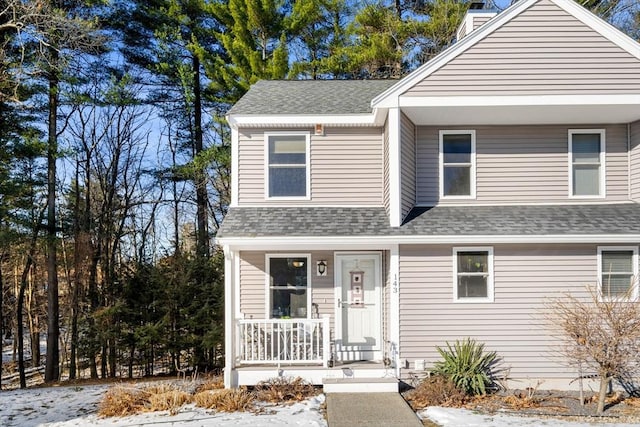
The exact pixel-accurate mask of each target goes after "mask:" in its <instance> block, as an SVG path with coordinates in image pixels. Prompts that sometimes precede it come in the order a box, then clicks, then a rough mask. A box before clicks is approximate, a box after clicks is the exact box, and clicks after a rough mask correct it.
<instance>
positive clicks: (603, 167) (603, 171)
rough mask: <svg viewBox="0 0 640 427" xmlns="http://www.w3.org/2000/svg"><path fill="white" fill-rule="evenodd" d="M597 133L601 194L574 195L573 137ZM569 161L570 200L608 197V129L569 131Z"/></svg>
mask: <svg viewBox="0 0 640 427" xmlns="http://www.w3.org/2000/svg"><path fill="white" fill-rule="evenodd" d="M587 133H597V134H599V135H600V156H599V160H600V177H599V186H600V193H599V194H597V195H593V196H590V195H585V196H580V195H575V194H573V135H576V134H587ZM568 140H569V145H568V151H567V152H568V161H569V198H570V199H604V198H605V197H606V196H607V139H606V129H569V131H568Z"/></svg>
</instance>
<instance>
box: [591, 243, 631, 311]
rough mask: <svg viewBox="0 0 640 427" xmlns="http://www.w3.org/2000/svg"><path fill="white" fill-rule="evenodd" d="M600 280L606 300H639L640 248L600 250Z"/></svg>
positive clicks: (625, 247)
mask: <svg viewBox="0 0 640 427" xmlns="http://www.w3.org/2000/svg"><path fill="white" fill-rule="evenodd" d="M598 276H599V277H598V278H599V281H600V292H601V295H602V297H603V298H604V299H610V298H629V299H632V300H636V299H637V298H638V286H637V281H638V247H637V246H623V247H607V246H601V247H599V248H598Z"/></svg>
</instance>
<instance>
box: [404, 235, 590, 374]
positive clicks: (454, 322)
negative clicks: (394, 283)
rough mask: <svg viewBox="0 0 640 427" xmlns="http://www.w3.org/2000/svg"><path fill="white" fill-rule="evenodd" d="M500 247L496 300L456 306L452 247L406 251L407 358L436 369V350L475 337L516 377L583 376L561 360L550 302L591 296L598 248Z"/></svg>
mask: <svg viewBox="0 0 640 427" xmlns="http://www.w3.org/2000/svg"><path fill="white" fill-rule="evenodd" d="M483 246H484V245H483ZM493 248H494V287H495V293H494V298H495V300H494V302H493V303H454V302H453V259H452V256H453V255H452V246H449V245H433V246H418V245H413V246H408V245H403V246H401V248H400V352H401V354H400V357H401V360H407V361H408V362H409V366H410V367H411V368H413V361H414V360H416V359H425V360H426V361H427V367H431V366H432V364H433V362H434V361H436V360H438V359H439V355H438V353H437V351H436V349H435V347H436V346H443V345H445V342H447V341H449V342H453V341H455V340H456V339H464V338H466V337H471V338H474V339H476V340H477V341H480V342H482V343H485V344H486V348H487V350H495V351H497V352H498V354H499V356H501V357H502V358H503V365H504V366H507V367H510V368H511V372H510V377H511V378H516V379H526V378H531V379H535V378H570V379H573V378H575V375H574V374H572V373H570V372H569V370H568V369H567V368H566V367H565V366H564V365H562V363H561V360H560V359H559V358H558V355H557V353H556V350H557V348H558V346H559V345H560V343H559V341H558V339H557V338H554V333H553V330H552V329H551V326H550V324H549V323H548V322H547V321H546V320H545V317H544V313H545V312H546V311H547V310H546V308H545V303H546V302H547V301H548V298H554V297H562V296H563V295H564V294H566V293H567V292H570V293H571V294H572V295H574V296H576V297H579V298H583V297H584V298H586V297H587V296H588V293H587V290H586V285H588V284H594V283H595V282H596V280H597V246H596V245H495V246H493ZM527 385H528V384H524V383H523V385H522V386H523V387H526V386H527Z"/></svg>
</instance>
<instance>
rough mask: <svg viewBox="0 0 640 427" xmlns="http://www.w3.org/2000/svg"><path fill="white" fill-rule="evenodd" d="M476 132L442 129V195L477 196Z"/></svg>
mask: <svg viewBox="0 0 640 427" xmlns="http://www.w3.org/2000/svg"><path fill="white" fill-rule="evenodd" d="M475 196H476V133H475V131H473V130H441V131H440V197H447V198H475Z"/></svg>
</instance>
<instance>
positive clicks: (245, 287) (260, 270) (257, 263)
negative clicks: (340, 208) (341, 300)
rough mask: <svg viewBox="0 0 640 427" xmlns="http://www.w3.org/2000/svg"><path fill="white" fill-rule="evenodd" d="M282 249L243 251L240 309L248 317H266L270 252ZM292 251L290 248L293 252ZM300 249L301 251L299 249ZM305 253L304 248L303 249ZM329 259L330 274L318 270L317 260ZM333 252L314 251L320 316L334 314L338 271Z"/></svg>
mask: <svg viewBox="0 0 640 427" xmlns="http://www.w3.org/2000/svg"><path fill="white" fill-rule="evenodd" d="M267 253H268V254H278V253H280V252H278V251H273V252H261V251H260V252H259V251H242V252H240V313H242V314H243V315H244V318H245V319H264V318H265V316H266V312H265V307H266V299H267V288H266V265H265V257H266V254H267ZM291 253H292V252H287V254H291ZM295 253H298V252H295ZM300 253H302V252H300ZM320 260H324V261H326V262H327V275H326V276H317V275H316V274H315V266H316V262H317V261H320ZM333 264H334V263H333V252H331V251H315V252H312V253H311V266H310V268H312V271H311V302H312V303H315V304H318V312H319V314H320V317H322V315H323V314H328V315H330V316H331V318H332V319H333V316H334V299H335V297H334V274H333Z"/></svg>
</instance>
